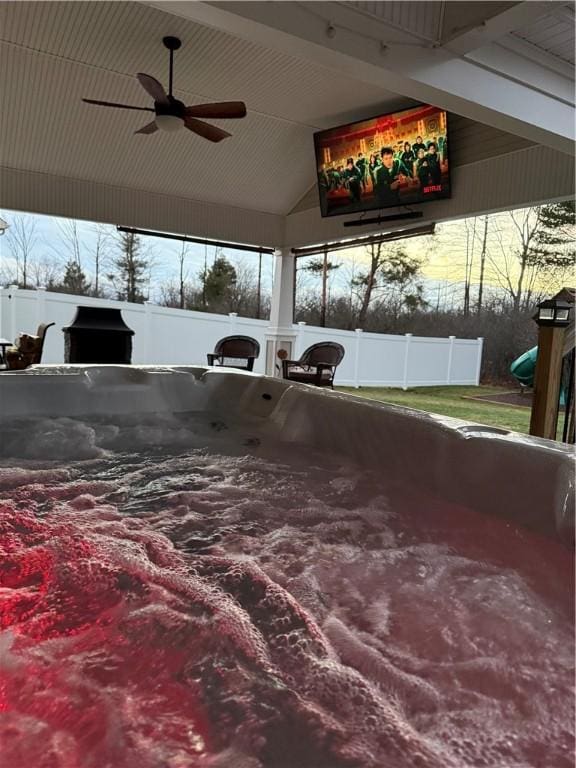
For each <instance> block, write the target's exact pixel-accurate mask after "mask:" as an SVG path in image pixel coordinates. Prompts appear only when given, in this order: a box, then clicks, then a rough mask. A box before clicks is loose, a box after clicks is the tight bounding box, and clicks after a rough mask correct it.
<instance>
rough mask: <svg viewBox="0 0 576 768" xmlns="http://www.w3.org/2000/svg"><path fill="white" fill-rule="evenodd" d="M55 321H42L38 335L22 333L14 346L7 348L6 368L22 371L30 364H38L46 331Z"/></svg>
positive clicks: (40, 359)
mask: <svg viewBox="0 0 576 768" xmlns="http://www.w3.org/2000/svg"><path fill="white" fill-rule="evenodd" d="M52 325H54V323H42V324H41V325H39V326H38V330H37V331H36V336H30V335H29V334H28V333H21V334H20V335H19V337H18V338H17V339H16V341H15V343H14V346H13V347H8V349H7V350H6V368H7V370H9V371H21V370H23V369H24V368H28V367H29V366H30V365H37V364H38V363H40V362H41V361H42V350H43V349H44V339H45V338H46V331H47V330H48V328H50V327H51V326H52Z"/></svg>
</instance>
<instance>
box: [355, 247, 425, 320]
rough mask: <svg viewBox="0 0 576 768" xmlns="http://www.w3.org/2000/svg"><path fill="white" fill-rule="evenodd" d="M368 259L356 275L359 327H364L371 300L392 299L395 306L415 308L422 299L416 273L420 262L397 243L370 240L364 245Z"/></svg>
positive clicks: (389, 300)
mask: <svg viewBox="0 0 576 768" xmlns="http://www.w3.org/2000/svg"><path fill="white" fill-rule="evenodd" d="M366 251H367V255H368V257H369V259H370V262H369V265H368V269H367V270H366V271H365V272H361V273H359V274H358V275H357V277H356V278H355V285H356V287H357V288H358V289H359V290H360V291H361V295H362V299H361V305H360V311H359V313H358V321H357V322H358V327H359V328H364V327H365V325H366V318H367V315H368V309H369V307H370V304H371V302H372V301H373V300H374V299H375V298H377V299H378V300H379V302H380V303H382V302H388V303H392V302H394V303H395V306H396V308H397V309H398V308H399V307H400V306H405V307H408V308H411V309H412V308H415V307H417V306H421V305H422V304H423V303H424V299H423V296H422V286H421V284H420V283H419V282H418V279H417V278H418V276H419V273H420V269H421V266H422V263H421V261H420V259H418V258H416V257H414V256H410V255H408V253H407V252H406V251H405V250H404V249H403V248H402V247H401V246H399V245H397V244H396V243H392V244H388V243H371V244H370V245H369V246H367V247H366Z"/></svg>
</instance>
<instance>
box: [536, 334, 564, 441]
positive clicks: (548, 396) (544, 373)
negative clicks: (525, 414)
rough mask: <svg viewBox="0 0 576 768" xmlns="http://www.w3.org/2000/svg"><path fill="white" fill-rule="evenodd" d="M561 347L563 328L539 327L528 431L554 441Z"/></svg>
mask: <svg viewBox="0 0 576 768" xmlns="http://www.w3.org/2000/svg"><path fill="white" fill-rule="evenodd" d="M563 347H564V328H558V327H553V326H548V327H546V326H541V327H540V328H539V329H538V357H537V359H536V372H535V374H534V398H533V404H532V414H531V418H530V434H531V435H535V436H536V437H546V438H548V440H556V427H557V425H558V404H559V400H560V385H561V379H562V350H563Z"/></svg>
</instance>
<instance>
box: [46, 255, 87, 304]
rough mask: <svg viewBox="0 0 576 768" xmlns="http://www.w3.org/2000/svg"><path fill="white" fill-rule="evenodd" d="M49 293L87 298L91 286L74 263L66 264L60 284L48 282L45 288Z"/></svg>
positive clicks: (79, 267) (78, 266) (53, 281)
mask: <svg viewBox="0 0 576 768" xmlns="http://www.w3.org/2000/svg"><path fill="white" fill-rule="evenodd" d="M46 287H47V289H48V290H49V291H56V292H57V293H69V294H71V295H73V296H89V295H90V288H91V284H90V283H89V282H88V281H87V279H86V275H85V274H84V272H83V271H82V267H81V266H80V265H79V264H78V263H77V262H76V261H72V260H71V261H69V262H68V263H67V264H66V269H65V271H64V277H63V278H62V282H57V281H55V280H50V281H49V282H48V285H47V286H46Z"/></svg>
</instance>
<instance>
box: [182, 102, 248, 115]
mask: <svg viewBox="0 0 576 768" xmlns="http://www.w3.org/2000/svg"><path fill="white" fill-rule="evenodd" d="M185 113H186V114H187V115H189V116H190V117H212V118H218V117H221V118H229V119H231V118H239V117H246V104H244V102H243V101H221V102H218V103H215V104H196V105H195V106H193V107H186V110H185Z"/></svg>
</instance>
